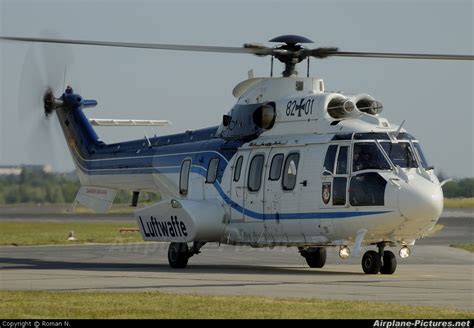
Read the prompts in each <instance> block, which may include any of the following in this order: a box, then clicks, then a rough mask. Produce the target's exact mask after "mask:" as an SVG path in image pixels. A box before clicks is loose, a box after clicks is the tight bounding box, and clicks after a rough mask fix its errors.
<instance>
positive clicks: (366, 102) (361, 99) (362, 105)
mask: <svg viewBox="0 0 474 328" xmlns="http://www.w3.org/2000/svg"><path fill="white" fill-rule="evenodd" d="M354 102H355V104H356V107H357V109H358V110H359V111H361V112H363V113H367V114H370V115H377V114H380V113H381V112H382V110H383V105H382V103H381V102H379V101H377V100H375V99H374V98H372V97H371V96H369V95H360V96H357V97H356V98H355V101H354Z"/></svg>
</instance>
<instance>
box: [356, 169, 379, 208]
mask: <svg viewBox="0 0 474 328" xmlns="http://www.w3.org/2000/svg"><path fill="white" fill-rule="evenodd" d="M386 185H387V181H385V179H384V178H382V177H381V176H380V175H379V174H378V173H375V172H369V173H362V174H358V175H356V176H354V177H352V179H351V183H350V186H349V200H350V203H351V205H352V206H377V205H379V206H383V205H384V198H385V186H386Z"/></svg>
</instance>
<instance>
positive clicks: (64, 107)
mask: <svg viewBox="0 0 474 328" xmlns="http://www.w3.org/2000/svg"><path fill="white" fill-rule="evenodd" d="M96 105H97V101H95V100H86V99H84V98H82V97H81V96H80V95H78V94H75V93H74V91H73V89H72V88H71V87H69V86H68V87H67V88H66V91H65V92H64V93H63V94H62V96H61V97H60V98H54V97H53V95H52V93H51V92H49V91H48V92H47V93H46V94H45V96H44V108H45V114H46V115H49V114H51V113H52V111H56V113H57V115H58V119H59V123H60V125H61V129H62V130H63V133H64V136H65V138H66V142H67V145H68V147H69V150H70V151H71V155H72V157H73V160H74V163H75V164H76V166H77V168H78V169H80V170H81V171H84V170H87V164H86V163H85V160H88V159H90V158H91V156H92V155H93V154H94V153H95V152H96V151H97V149H98V148H100V147H101V146H104V144H103V143H102V142H101V141H100V140H99V137H98V136H97V134H96V132H95V131H94V128H93V127H92V126H91V124H90V123H89V120H88V119H87V117H86V116H85V115H84V113H83V112H82V109H83V108H86V107H95V106H96Z"/></svg>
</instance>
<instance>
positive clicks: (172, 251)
mask: <svg viewBox="0 0 474 328" xmlns="http://www.w3.org/2000/svg"><path fill="white" fill-rule="evenodd" d="M189 257H190V255H189V248H188V244H186V243H171V244H170V246H169V248H168V263H169V265H170V267H172V268H173V269H184V268H185V267H186V265H187V264H188V260H189Z"/></svg>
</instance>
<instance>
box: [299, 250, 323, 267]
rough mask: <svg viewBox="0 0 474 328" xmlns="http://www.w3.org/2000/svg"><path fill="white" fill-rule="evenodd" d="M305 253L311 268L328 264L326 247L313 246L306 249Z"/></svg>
mask: <svg viewBox="0 0 474 328" xmlns="http://www.w3.org/2000/svg"><path fill="white" fill-rule="evenodd" d="M304 254H305V255H303V256H304V257H305V259H306V263H308V266H309V267H310V268H322V267H323V266H324V265H325V264H326V248H325V247H313V248H310V249H308V250H307V251H305V253H304Z"/></svg>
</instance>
